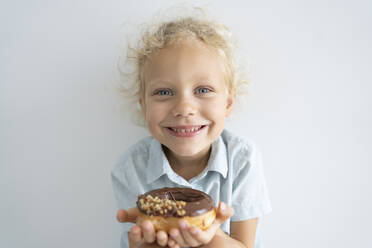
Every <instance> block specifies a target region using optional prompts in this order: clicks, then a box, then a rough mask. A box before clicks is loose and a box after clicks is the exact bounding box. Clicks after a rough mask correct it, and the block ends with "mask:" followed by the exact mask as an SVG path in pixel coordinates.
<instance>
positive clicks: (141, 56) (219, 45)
mask: <svg viewBox="0 0 372 248" xmlns="http://www.w3.org/2000/svg"><path fill="white" fill-rule="evenodd" d="M186 10H187V9H185V8H184V7H182V8H181V9H179V8H178V9H176V10H175V13H177V16H176V17H171V18H170V20H164V19H166V17H169V16H167V15H165V14H164V13H161V15H160V19H161V20H160V21H159V20H153V21H151V22H150V24H147V23H143V24H142V25H140V32H139V36H140V37H136V35H133V34H132V35H131V36H127V37H126V42H127V46H126V51H125V52H124V54H123V55H125V57H124V59H125V60H124V62H123V61H122V59H123V57H122V56H121V55H120V56H119V58H118V61H117V69H118V72H119V74H120V80H119V85H118V90H119V92H120V93H121V94H122V95H124V96H125V97H126V98H127V99H130V100H132V101H133V104H135V106H136V108H135V111H134V112H133V113H134V116H133V117H134V118H133V119H134V121H135V123H136V124H139V125H142V126H143V125H145V122H144V114H143V109H142V107H141V106H140V105H139V99H144V86H145V81H144V65H145V63H146V61H147V59H148V58H149V56H150V55H151V54H153V53H154V52H156V51H159V50H160V49H162V48H164V47H166V46H168V45H171V44H173V43H175V42H177V41H179V40H180V39H184V38H191V39H195V40H198V41H201V42H204V43H205V44H206V45H208V46H210V47H212V48H214V49H216V51H217V52H218V54H219V56H221V57H222V59H223V61H224V65H225V67H224V68H225V71H224V72H225V82H226V84H227V86H228V90H229V93H230V94H233V95H234V96H238V95H241V93H244V92H245V90H244V89H245V87H246V86H247V85H248V83H249V80H248V77H247V75H245V69H247V68H245V67H244V68H239V67H237V65H236V60H235V58H234V54H233V51H234V46H233V43H234V42H233V41H232V39H231V36H232V35H231V32H230V30H229V29H228V27H227V26H225V25H223V24H221V23H218V22H217V21H215V20H211V19H209V18H208V17H207V15H206V13H205V10H203V9H202V8H200V7H192V8H191V11H186ZM169 12H172V11H169V10H168V11H167V13H169ZM180 13H183V14H181V15H180ZM155 19H156V16H155ZM127 27H130V26H129V25H127ZM132 27H133V26H132ZM128 30H129V29H126V31H128ZM131 40H133V41H132V42H131ZM131 43H133V44H131ZM238 89H239V90H238Z"/></svg>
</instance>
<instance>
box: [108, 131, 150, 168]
mask: <svg viewBox="0 0 372 248" xmlns="http://www.w3.org/2000/svg"><path fill="white" fill-rule="evenodd" d="M153 140H154V138H153V137H151V136H150V137H146V138H143V139H141V140H139V141H138V142H137V143H135V144H133V145H131V146H130V147H129V148H128V149H127V150H126V151H125V152H123V153H122V154H121V155H120V157H119V159H118V161H117V163H116V165H115V167H114V169H113V170H112V174H113V175H115V174H116V173H120V174H121V173H125V174H127V173H131V172H133V170H144V169H145V167H146V166H147V163H148V159H149V154H150V149H151V144H152V142H153Z"/></svg>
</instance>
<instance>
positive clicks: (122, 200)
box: [111, 160, 137, 248]
mask: <svg viewBox="0 0 372 248" xmlns="http://www.w3.org/2000/svg"><path fill="white" fill-rule="evenodd" d="M121 161H123V160H121ZM125 168H126V166H125V163H123V162H120V161H119V162H118V164H117V165H116V167H115V168H114V169H113V170H112V172H111V181H112V187H113V191H114V195H115V198H116V203H117V207H118V209H129V208H132V207H134V206H133V203H135V202H136V200H137V194H135V192H133V190H132V191H131V190H130V187H129V184H130V182H129V181H128V178H127V173H128V170H126V169H125ZM120 225H121V226H122V229H123V232H122V237H121V240H120V247H121V248H126V247H129V244H128V236H127V233H128V232H129V230H130V228H131V227H132V226H133V225H134V224H132V223H121V224H120Z"/></svg>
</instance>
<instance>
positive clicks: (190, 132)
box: [167, 125, 207, 137]
mask: <svg viewBox="0 0 372 248" xmlns="http://www.w3.org/2000/svg"><path fill="white" fill-rule="evenodd" d="M206 126H207V125H198V126H176V127H167V129H168V130H169V131H170V132H171V134H173V135H175V136H178V137H192V136H195V135H197V134H199V133H200V131H201V130H203V129H204V128H205V127H206Z"/></svg>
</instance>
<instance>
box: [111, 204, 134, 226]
mask: <svg viewBox="0 0 372 248" xmlns="http://www.w3.org/2000/svg"><path fill="white" fill-rule="evenodd" d="M137 216H138V209H137V208H136V207H134V208H130V209H128V210H124V209H119V210H118V212H117V214H116V219H117V220H118V221H119V222H121V223H124V222H132V223H136V219H137Z"/></svg>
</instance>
